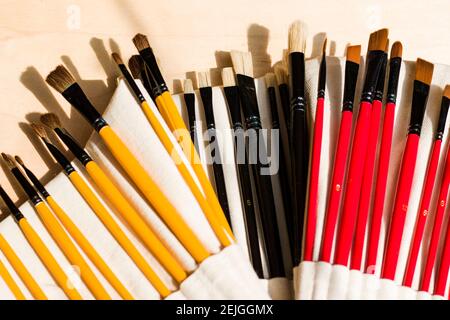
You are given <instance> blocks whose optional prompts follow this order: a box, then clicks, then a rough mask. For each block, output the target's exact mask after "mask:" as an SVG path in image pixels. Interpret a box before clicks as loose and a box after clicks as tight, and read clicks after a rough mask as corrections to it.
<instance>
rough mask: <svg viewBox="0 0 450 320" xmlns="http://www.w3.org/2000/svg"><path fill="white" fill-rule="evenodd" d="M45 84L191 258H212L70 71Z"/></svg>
mask: <svg viewBox="0 0 450 320" xmlns="http://www.w3.org/2000/svg"><path fill="white" fill-rule="evenodd" d="M46 81H47V83H48V84H49V85H50V86H52V87H53V88H54V89H55V90H57V91H58V92H60V93H61V94H62V95H63V97H64V98H65V99H66V100H67V101H68V102H69V103H71V104H72V106H74V107H75V108H76V109H77V110H78V111H79V112H80V113H81V114H82V115H83V116H84V117H85V118H86V120H87V121H88V122H89V124H90V125H91V126H92V127H93V128H94V129H95V130H96V131H97V132H98V134H99V135H100V137H101V138H102V140H103V141H104V142H105V144H106V146H107V148H108V149H109V150H110V151H111V153H112V155H113V156H114V158H115V159H116V160H117V162H118V163H119V164H120V166H121V167H122V168H123V169H124V171H125V172H126V173H127V174H128V176H129V177H130V179H131V180H132V181H133V182H134V183H135V185H136V186H137V188H138V189H139V190H140V191H141V192H142V194H143V195H144V197H145V198H146V199H147V200H148V202H149V203H150V204H151V206H152V207H153V208H154V209H155V211H156V212H157V213H158V215H159V216H160V217H161V219H162V220H163V221H164V222H165V223H166V225H167V226H168V227H169V229H170V230H171V231H172V232H173V234H174V235H175V236H176V237H177V238H178V239H179V240H180V242H181V243H182V244H183V246H184V247H185V248H186V250H187V251H188V252H189V253H190V254H191V255H192V257H193V258H194V259H195V260H196V261H197V262H201V261H203V260H205V259H206V258H207V257H209V255H210V254H209V252H208V251H207V250H206V248H205V247H204V246H203V245H202V244H201V242H200V241H199V239H198V238H197V236H196V235H195V234H194V233H193V231H192V230H191V229H190V228H189V226H188V225H187V224H186V222H185V221H184V220H183V219H182V217H181V215H180V214H179V213H178V211H177V210H176V209H175V207H174V206H173V205H172V204H171V203H170V201H169V199H167V197H166V196H165V195H164V193H163V192H162V191H161V189H160V188H159V187H158V185H157V184H156V183H155V182H154V181H153V179H152V178H151V177H150V175H149V174H148V173H147V172H146V171H145V169H144V168H143V167H142V165H141V164H140V163H139V161H138V160H137V159H136V157H135V156H134V155H133V154H132V153H131V151H130V150H129V149H128V147H127V146H126V144H125V143H124V142H123V141H122V139H120V138H119V136H117V134H116V133H115V132H114V130H113V129H112V128H111V127H110V126H109V125H108V123H107V122H106V120H105V119H103V117H102V116H101V115H100V114H99V113H98V111H97V110H96V109H95V108H94V106H93V105H92V104H91V102H90V101H89V99H88V98H87V96H86V95H85V93H84V92H83V90H82V89H81V87H80V86H79V84H78V83H77V82H76V81H75V79H74V78H73V76H72V75H71V74H70V73H69V71H68V70H67V69H66V68H64V67H63V66H58V67H57V68H56V69H55V70H54V71H52V72H51V73H50V74H49V75H48V76H47V79H46ZM44 131H45V130H44Z"/></svg>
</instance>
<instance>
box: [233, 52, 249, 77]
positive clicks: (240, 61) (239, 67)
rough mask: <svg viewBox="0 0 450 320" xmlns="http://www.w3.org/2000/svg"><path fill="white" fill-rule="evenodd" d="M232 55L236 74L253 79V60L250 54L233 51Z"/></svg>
mask: <svg viewBox="0 0 450 320" xmlns="http://www.w3.org/2000/svg"><path fill="white" fill-rule="evenodd" d="M230 55H231V61H232V63H233V68H234V71H235V72H236V74H242V75H245V76H248V77H253V59H252V54H251V53H250V52H243V51H236V50H232V51H231V52H230Z"/></svg>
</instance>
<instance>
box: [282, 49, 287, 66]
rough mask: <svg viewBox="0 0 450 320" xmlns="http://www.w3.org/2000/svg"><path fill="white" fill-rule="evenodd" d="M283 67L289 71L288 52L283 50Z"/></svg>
mask: <svg viewBox="0 0 450 320" xmlns="http://www.w3.org/2000/svg"><path fill="white" fill-rule="evenodd" d="M282 64H283V67H284V68H285V69H286V70H288V69H289V50H288V49H283V60H282Z"/></svg>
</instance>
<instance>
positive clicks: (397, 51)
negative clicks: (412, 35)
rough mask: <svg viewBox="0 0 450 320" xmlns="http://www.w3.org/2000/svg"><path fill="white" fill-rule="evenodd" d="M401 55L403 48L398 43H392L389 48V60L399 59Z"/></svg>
mask: <svg viewBox="0 0 450 320" xmlns="http://www.w3.org/2000/svg"><path fill="white" fill-rule="evenodd" d="M402 54H403V46H402V43H401V42H400V41H396V42H394V44H393V45H392V48H391V59H392V58H401V57H402Z"/></svg>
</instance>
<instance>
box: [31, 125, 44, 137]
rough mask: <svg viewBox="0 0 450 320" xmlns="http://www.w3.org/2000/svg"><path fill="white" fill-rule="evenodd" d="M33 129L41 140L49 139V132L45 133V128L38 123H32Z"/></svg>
mask: <svg viewBox="0 0 450 320" xmlns="http://www.w3.org/2000/svg"><path fill="white" fill-rule="evenodd" d="M30 126H31V128H33V130H34V132H36V134H37V135H38V136H39V137H40V138H41V139H48V135H47V132H46V131H45V127H44V126H42V125H40V124H37V123H31V124H30Z"/></svg>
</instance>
